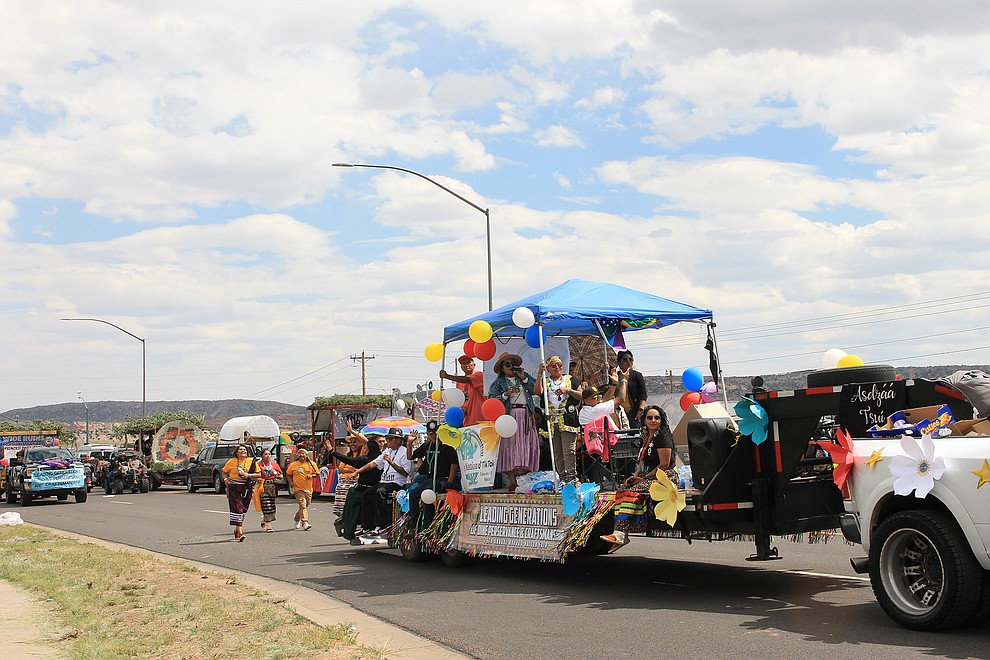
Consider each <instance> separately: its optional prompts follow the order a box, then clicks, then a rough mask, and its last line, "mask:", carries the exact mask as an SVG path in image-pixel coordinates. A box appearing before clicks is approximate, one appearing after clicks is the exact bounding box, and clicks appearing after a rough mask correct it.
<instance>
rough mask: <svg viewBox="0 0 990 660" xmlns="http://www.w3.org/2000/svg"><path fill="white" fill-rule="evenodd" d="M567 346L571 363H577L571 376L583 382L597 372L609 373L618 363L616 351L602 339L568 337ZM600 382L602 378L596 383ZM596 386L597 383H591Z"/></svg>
mask: <svg viewBox="0 0 990 660" xmlns="http://www.w3.org/2000/svg"><path fill="white" fill-rule="evenodd" d="M567 344H568V349H569V351H570V354H571V362H576V363H577V364H576V365H575V366H574V369H573V370H572V371H571V372H570V374H571V375H572V376H574V377H575V378H577V379H578V380H580V381H582V382H584V381H586V380H587V379H588V378H589V377H590V376H591V375H592V374H594V373H595V372H597V371H600V370H602V369H604V371H606V372H607V371H608V369H609V367H611V366H613V365H615V364H617V363H618V362H617V360H616V356H615V349H614V348H612V347H611V346H609V345H608V344H606V343H605V342H604V341H603V340H602V338H601V337H593V336H579V337H568V338H567ZM606 360H607V362H606ZM600 380H601V378H597V379H595V381H600ZM594 384H595V382H591V383H589V385H594Z"/></svg>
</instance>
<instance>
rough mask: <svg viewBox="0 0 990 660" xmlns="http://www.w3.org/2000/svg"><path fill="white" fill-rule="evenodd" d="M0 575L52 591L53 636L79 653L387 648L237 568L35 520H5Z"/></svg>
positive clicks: (360, 654) (185, 654)
mask: <svg viewBox="0 0 990 660" xmlns="http://www.w3.org/2000/svg"><path fill="white" fill-rule="evenodd" d="M0 579H2V580H5V581H7V582H10V583H12V584H15V585H17V586H19V587H21V588H23V589H27V590H28V591H29V592H31V593H32V594H34V596H35V598H37V599H38V600H40V601H44V602H43V605H44V607H46V608H48V610H49V611H50V613H51V616H50V618H49V619H48V620H47V621H46V622H45V624H44V627H45V629H46V630H47V631H49V634H48V635H46V637H47V639H48V640H57V641H56V642H55V646H56V647H57V648H58V649H59V650H60V651H61V652H63V653H64V654H65V655H67V656H69V657H72V658H94V659H96V658H100V659H101V660H103V659H107V658H135V657H138V658H234V657H236V658H245V659H246V658H271V659H278V658H308V659H315V658H327V659H337V658H360V659H365V658H378V657H380V653H378V652H376V651H374V650H373V649H370V648H368V647H364V646H361V645H359V644H357V642H356V641H355V639H354V636H353V634H352V633H351V632H350V626H349V625H347V624H342V625H340V626H336V627H332V628H326V627H322V626H319V625H317V624H315V623H313V622H311V621H309V620H308V619H305V618H303V617H301V616H299V615H298V614H296V613H295V612H293V611H292V610H290V609H289V608H288V607H287V606H285V605H283V604H281V603H279V602H277V599H276V598H275V597H273V596H271V595H270V594H267V593H266V592H263V591H259V590H257V589H253V588H251V587H247V586H245V585H242V584H239V583H238V582H237V579H236V578H235V577H233V576H230V575H222V574H220V573H208V572H204V571H200V570H199V569H196V568H192V567H189V566H187V565H184V564H180V563H177V562H168V561H162V560H159V559H156V558H154V557H151V556H149V555H146V554H142V553H139V552H132V551H124V550H117V551H115V550H109V549H107V548H103V547H100V546H95V545H91V544H84V543H79V542H77V541H74V540H71V539H67V538H65V537H62V536H56V535H54V534H52V533H50V532H47V531H45V530H43V529H38V528H35V527H31V526H28V525H18V526H15V527H0ZM0 607H2V604H0Z"/></svg>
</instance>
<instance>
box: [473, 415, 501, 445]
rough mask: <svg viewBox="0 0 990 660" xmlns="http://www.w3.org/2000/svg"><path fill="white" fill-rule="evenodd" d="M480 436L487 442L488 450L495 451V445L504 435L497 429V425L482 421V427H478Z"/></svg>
mask: <svg viewBox="0 0 990 660" xmlns="http://www.w3.org/2000/svg"><path fill="white" fill-rule="evenodd" d="M478 437H480V438H481V441H482V442H483V443H485V449H486V450H487V451H495V447H497V446H498V443H499V442H500V441H501V440H502V436H500V435H499V434H498V431H496V430H495V425H494V424H493V423H492V422H482V426H481V428H480V429H478Z"/></svg>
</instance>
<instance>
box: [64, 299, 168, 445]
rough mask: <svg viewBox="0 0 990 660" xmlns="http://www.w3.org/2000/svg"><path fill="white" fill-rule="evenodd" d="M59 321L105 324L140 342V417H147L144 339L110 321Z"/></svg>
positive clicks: (146, 362)
mask: <svg viewBox="0 0 990 660" xmlns="http://www.w3.org/2000/svg"><path fill="white" fill-rule="evenodd" d="M59 320H60V321H95V322H96V323H105V324H106V325H112V326H113V327H115V328H117V329H118V330H120V331H121V332H123V333H124V334H125V335H130V336H131V337H134V338H135V339H137V340H138V341H139V342H141V417H147V416H148V354H147V351H146V348H147V346H146V344H145V342H144V339H142V338H141V337H138V336H137V335H136V334H134V333H133V332H128V331H127V330H124V329H123V328H122V327H120V326H119V325H117V324H116V323H111V322H110V321H104V320H103V319H59ZM87 439H88V438H87Z"/></svg>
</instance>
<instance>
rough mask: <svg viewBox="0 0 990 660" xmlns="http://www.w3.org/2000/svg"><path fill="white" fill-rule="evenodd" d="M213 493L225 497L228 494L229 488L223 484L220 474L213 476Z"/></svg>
mask: <svg viewBox="0 0 990 660" xmlns="http://www.w3.org/2000/svg"><path fill="white" fill-rule="evenodd" d="M213 492H214V493H216V494H217V495H223V494H224V493H226V492H227V486H226V484H224V483H223V477H221V476H220V473H219V472H216V473H214V475H213Z"/></svg>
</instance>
